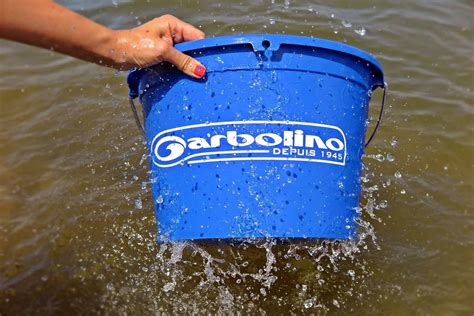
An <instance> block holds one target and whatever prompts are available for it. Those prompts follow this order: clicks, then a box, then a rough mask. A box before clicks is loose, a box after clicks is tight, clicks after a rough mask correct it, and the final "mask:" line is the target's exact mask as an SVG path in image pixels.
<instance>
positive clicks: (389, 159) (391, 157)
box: [387, 154, 395, 162]
mask: <svg viewBox="0 0 474 316" xmlns="http://www.w3.org/2000/svg"><path fill="white" fill-rule="evenodd" d="M387 161H389V162H393V161H395V157H394V156H393V155H392V154H387Z"/></svg>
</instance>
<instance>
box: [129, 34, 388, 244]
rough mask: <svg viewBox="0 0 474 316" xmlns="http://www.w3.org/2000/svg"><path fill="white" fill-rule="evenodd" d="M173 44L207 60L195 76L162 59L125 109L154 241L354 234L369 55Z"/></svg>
mask: <svg viewBox="0 0 474 316" xmlns="http://www.w3.org/2000/svg"><path fill="white" fill-rule="evenodd" d="M176 48H177V49H179V50H181V51H183V52H186V53H187V54H189V55H191V56H193V57H194V58H196V59H198V60H199V61H200V62H201V63H203V64H204V65H205V66H206V68H207V75H206V77H205V78H204V79H200V80H199V79H193V78H190V77H188V76H186V75H184V74H182V73H181V72H179V71H178V70H177V69H176V68H174V67H172V66H171V65H169V64H166V63H164V64H161V65H157V66H154V67H152V68H147V69H139V70H135V71H132V72H131V73H130V74H129V77H128V84H129V87H130V97H131V101H132V106H133V99H134V98H136V97H139V98H140V101H141V103H142V105H143V115H144V123H145V124H144V125H145V135H146V140H147V144H148V150H149V159H150V167H151V179H152V193H153V197H154V201H155V210H156V217H157V223H158V231H159V234H158V240H159V241H164V240H189V239H211V238H256V237H278V238H336V239H350V238H353V237H354V235H355V234H356V231H357V224H356V222H355V220H356V219H357V216H358V214H357V212H356V207H357V206H358V204H359V195H360V191H361V184H360V176H361V169H362V162H361V156H362V154H363V153H364V147H365V146H364V145H365V143H364V141H365V133H366V129H367V124H366V121H367V116H368V109H369V101H370V97H371V94H372V91H373V90H374V89H376V88H377V87H384V80H383V71H382V68H381V66H380V64H379V63H378V61H377V60H376V59H375V58H374V57H372V56H371V55H370V54H368V53H366V52H364V51H362V50H359V49H357V48H354V47H351V46H348V45H344V44H340V43H337V42H332V41H328V40H322V39H315V38H308V37H300V36H287V35H243V36H225V37H216V38H208V39H203V40H199V41H193V42H186V43H181V44H178V45H176ZM384 99H385V98H384ZM381 113H382V112H381ZM136 118H138V117H136ZM380 118H381V117H380ZM377 126H378V123H377ZM372 136H373V135H372Z"/></svg>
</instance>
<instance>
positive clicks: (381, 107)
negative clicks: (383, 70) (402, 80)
mask: <svg viewBox="0 0 474 316" xmlns="http://www.w3.org/2000/svg"><path fill="white" fill-rule="evenodd" d="M382 89H383V96H382V105H381V106H380V113H379V118H378V119H377V124H376V125H375V128H374V130H373V131H372V134H371V135H370V137H369V140H368V141H367V142H366V143H365V148H367V146H369V144H370V142H371V141H372V139H373V138H374V136H375V134H376V133H377V130H378V129H379V126H380V123H382V118H383V110H384V107H385V97H386V95H387V90H388V85H387V83H386V82H384V84H383V87H382Z"/></svg>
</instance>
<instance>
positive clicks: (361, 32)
mask: <svg viewBox="0 0 474 316" xmlns="http://www.w3.org/2000/svg"><path fill="white" fill-rule="evenodd" d="M354 32H356V33H357V34H359V35H360V36H364V35H365V33H366V31H365V28H364V27H363V26H361V27H359V28H358V29H356V30H355V31H354Z"/></svg>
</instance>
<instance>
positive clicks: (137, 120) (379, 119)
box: [128, 82, 388, 148]
mask: <svg viewBox="0 0 474 316" xmlns="http://www.w3.org/2000/svg"><path fill="white" fill-rule="evenodd" d="M382 89H383V95H382V105H381V106H380V113H379V117H378V119H377V124H375V128H374V130H373V131H372V134H370V137H369V140H368V141H367V142H366V143H365V148H367V146H369V144H370V142H371V141H372V139H373V138H374V136H375V134H376V133H377V131H378V129H379V126H380V123H382V119H383V112H384V108H385V99H386V96H387V90H388V85H387V83H386V82H384V84H383V86H382ZM128 100H129V102H130V107H131V108H132V112H133V117H134V118H135V122H136V123H137V126H138V129H139V130H140V131H141V132H142V134H143V137H145V129H144V128H143V125H144V124H142V123H141V122H140V117H139V116H138V112H137V107H136V106H135V101H134V98H133V97H129V98H128Z"/></svg>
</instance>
